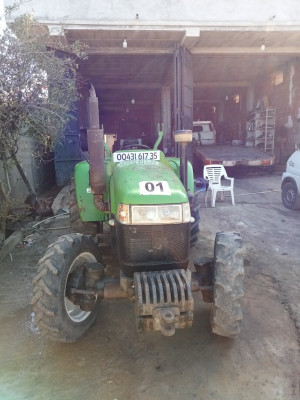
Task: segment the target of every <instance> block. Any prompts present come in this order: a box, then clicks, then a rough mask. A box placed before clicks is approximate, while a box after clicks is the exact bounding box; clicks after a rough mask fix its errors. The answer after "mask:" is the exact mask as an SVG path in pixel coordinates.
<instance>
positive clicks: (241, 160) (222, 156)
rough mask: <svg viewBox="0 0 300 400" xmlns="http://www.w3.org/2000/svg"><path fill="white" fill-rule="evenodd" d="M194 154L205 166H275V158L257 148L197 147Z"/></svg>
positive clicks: (230, 146)
mask: <svg viewBox="0 0 300 400" xmlns="http://www.w3.org/2000/svg"><path fill="white" fill-rule="evenodd" d="M194 154H195V155H196V156H197V157H199V158H201V159H202V161H203V163H204V164H223V165H224V166H225V167H234V166H235V165H247V166H261V165H273V164H274V161H275V156H273V155H270V154H268V153H265V152H263V151H261V150H259V149H257V148H255V147H246V146H232V145H223V144H220V145H217V144H216V145H212V146H199V147H195V148H194Z"/></svg>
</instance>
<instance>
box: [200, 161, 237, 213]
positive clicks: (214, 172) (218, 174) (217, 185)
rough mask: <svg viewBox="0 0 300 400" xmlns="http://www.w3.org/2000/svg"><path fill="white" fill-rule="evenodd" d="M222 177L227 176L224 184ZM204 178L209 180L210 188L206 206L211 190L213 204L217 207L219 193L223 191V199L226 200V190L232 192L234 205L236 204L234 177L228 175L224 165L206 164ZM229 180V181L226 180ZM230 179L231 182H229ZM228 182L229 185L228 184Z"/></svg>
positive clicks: (206, 195) (206, 194)
mask: <svg viewBox="0 0 300 400" xmlns="http://www.w3.org/2000/svg"><path fill="white" fill-rule="evenodd" d="M222 177H224V178H225V180H224V184H222V181H221V179H222ZM203 178H204V179H205V180H206V181H208V188H207V190H206V193H205V207H207V197H208V192H209V191H211V206H212V207H215V204H216V198H217V193H218V192H221V200H224V192H230V193H231V200H232V205H234V204H235V203H234V194H233V185H234V178H229V177H228V176H227V172H226V169H225V168H224V166H223V165H219V164H210V165H205V166H204V170H203ZM226 181H227V182H226ZM228 181H229V182H228ZM226 183H227V185H226Z"/></svg>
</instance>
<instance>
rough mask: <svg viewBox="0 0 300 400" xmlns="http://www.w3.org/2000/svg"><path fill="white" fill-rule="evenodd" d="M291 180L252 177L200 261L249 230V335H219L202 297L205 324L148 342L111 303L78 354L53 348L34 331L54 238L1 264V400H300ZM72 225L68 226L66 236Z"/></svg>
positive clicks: (297, 225) (197, 320)
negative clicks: (40, 283)
mask: <svg viewBox="0 0 300 400" xmlns="http://www.w3.org/2000/svg"><path fill="white" fill-rule="evenodd" d="M280 178H281V173H280V172H275V173H274V174H273V175H263V176H261V175H257V174H253V175H247V176H245V177H243V178H242V179H237V180H236V181H235V200H236V205H235V206H232V205H231V201H230V198H229V197H227V198H225V201H224V202H220V201H218V202H217V204H216V208H210V207H208V208H205V207H204V200H203V199H202V208H201V233H200V238H199V241H198V243H197V245H196V246H195V247H194V248H193V249H192V251H191V259H195V258H197V257H198V256H199V255H203V256H212V252H213V241H214V236H215V233H216V232H219V231H236V232H240V234H241V236H242V238H243V242H244V246H245V264H246V267H245V303H244V319H243V327H242V333H241V336H240V337H239V338H238V339H236V340H229V339H225V338H222V337H218V336H216V335H213V334H212V333H211V332H210V326H209V311H210V305H209V304H205V303H203V302H202V300H201V299H200V296H199V295H198V294H195V305H196V307H195V314H194V325H193V327H192V328H190V329H187V330H181V331H179V330H178V331H177V332H176V334H175V335H174V336H172V337H164V336H162V335H161V334H160V333H147V334H138V333H137V332H136V328H135V317H134V307H133V304H130V303H127V302H122V301H111V302H107V301H105V302H103V304H102V309H101V312H100V314H99V317H98V319H97V321H96V323H95V324H94V325H93V327H92V328H91V329H90V330H89V331H88V333H87V334H86V335H85V336H84V337H83V338H82V339H81V340H80V341H79V342H77V343H75V344H56V343H52V342H49V341H47V340H46V339H44V338H43V337H41V335H40V334H39V331H38V329H37V327H36V326H35V325H34V321H33V319H34V318H33V314H32V309H31V306H30V299H31V291H32V285H31V281H32V278H33V276H34V275H35V271H36V264H37V261H38V259H39V258H40V257H41V256H42V254H43V253H44V251H45V249H46V247H47V245H48V244H49V243H51V242H52V241H53V240H54V239H55V238H56V237H57V236H58V235H61V234H64V233H67V232H68V230H67V229H66V230H65V229H59V230H44V228H46V229H48V228H47V225H44V224H41V225H40V228H38V229H37V230H36V232H35V233H34V232H32V231H28V232H27V234H33V235H32V236H31V237H30V238H31V239H32V244H31V245H28V244H27V245H24V246H19V247H17V248H16V249H15V250H14V251H13V252H12V254H11V256H9V257H7V258H6V259H5V260H4V261H3V262H2V263H1V264H0V277H1V279H0V304H1V308H0V399H1V400H2V399H3V400H25V399H28V400H29V399H30V400H48V399H52V400H62V399H63V400H71V399H72V400H79V399H80V400H81V399H82V398H85V399H89V400H116V399H117V400H131V399H132V400H133V399H134V400H150V399H152V400H153V399H162V400H168V399H172V400H182V399H185V400H193V399H199V400H202V399H203V400H209V399H211V400H253V399H255V400H290V399H293V400H294V399H295V400H296V399H299V398H300V388H299V377H300V357H299V343H300V310H299V304H300V290H299V287H300V283H299V282H300V261H299V260H300V249H299V243H300V240H299V239H300V211H298V212H297V211H289V210H287V209H285V208H284V207H283V206H282V204H281V199H280ZM67 225H68V218H66V217H64V218H60V219H59V220H58V221H56V224H55V226H56V227H63V226H67Z"/></svg>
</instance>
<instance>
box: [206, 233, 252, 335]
mask: <svg viewBox="0 0 300 400" xmlns="http://www.w3.org/2000/svg"><path fill="white" fill-rule="evenodd" d="M242 247H243V246H242V240H241V238H240V235H239V234H238V233H234V232H220V233H217V235H216V239H215V250H214V256H215V268H214V297H213V303H212V309H211V327H212V332H213V333H216V334H217V335H220V336H225V337H228V338H235V337H237V336H238V335H239V334H240V331H241V322H242V318H243V310H242V299H243V297H244V260H243V251H242Z"/></svg>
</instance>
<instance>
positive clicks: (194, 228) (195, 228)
mask: <svg viewBox="0 0 300 400" xmlns="http://www.w3.org/2000/svg"><path fill="white" fill-rule="evenodd" d="M191 216H192V217H193V218H194V219H195V221H194V222H192V223H191V237H190V246H191V247H192V246H194V245H195V243H196V242H197V240H198V233H199V231H200V229H199V222H200V212H199V209H198V210H196V211H194V212H193V211H192V212H191Z"/></svg>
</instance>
